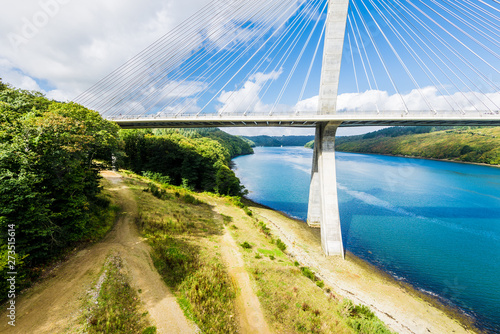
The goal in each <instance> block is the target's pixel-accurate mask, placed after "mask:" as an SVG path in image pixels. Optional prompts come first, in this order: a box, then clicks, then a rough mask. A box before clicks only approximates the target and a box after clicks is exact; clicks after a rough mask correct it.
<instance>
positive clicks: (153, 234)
mask: <svg viewBox="0 0 500 334" xmlns="http://www.w3.org/2000/svg"><path fill="white" fill-rule="evenodd" d="M146 181H147V180H146ZM132 182H133V183H137V184H138V186H136V187H135V188H133V187H131V189H133V190H134V193H135V195H136V199H137V203H138V206H139V214H138V219H137V221H136V223H137V226H138V228H139V230H140V232H141V233H142V234H143V235H144V236H145V237H146V238H147V239H148V241H149V244H150V245H151V249H152V251H151V257H152V259H153V263H154V265H155V267H156V268H157V270H158V272H159V273H160V275H161V276H162V278H163V279H164V281H165V282H166V283H167V285H168V286H169V287H170V288H171V290H172V291H173V292H174V294H175V295H176V296H177V300H178V303H179V305H180V307H181V309H182V310H183V312H184V314H185V315H186V317H187V318H189V319H191V320H193V321H194V322H195V323H196V324H197V325H198V326H199V328H200V329H201V330H202V332H204V333H205V332H206V333H236V332H237V324H236V320H235V319H236V317H235V311H234V299H235V296H236V292H235V288H234V286H233V284H232V282H231V280H230V279H229V276H228V274H227V271H226V269H225V267H224V266H223V264H222V262H221V261H220V259H219V257H220V255H219V254H217V253H216V252H217V248H218V247H217V246H219V244H220V236H221V235H222V233H223V229H224V224H227V223H229V222H231V221H232V218H231V217H229V216H223V219H214V218H213V217H214V216H213V212H212V210H211V207H210V206H209V205H207V204H205V203H204V202H203V201H201V200H199V199H198V198H197V196H198V195H196V194H195V193H192V192H191V191H189V190H187V189H180V188H179V187H172V186H168V187H165V188H164V191H165V195H163V196H161V197H157V196H154V194H153V193H152V192H150V191H146V192H144V191H139V190H140V189H141V187H140V183H139V182H137V181H132ZM152 195H153V196H152Z"/></svg>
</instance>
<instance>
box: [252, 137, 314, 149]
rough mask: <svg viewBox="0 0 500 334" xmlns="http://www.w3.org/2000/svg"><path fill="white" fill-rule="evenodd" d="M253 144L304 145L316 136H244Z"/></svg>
mask: <svg viewBox="0 0 500 334" xmlns="http://www.w3.org/2000/svg"><path fill="white" fill-rule="evenodd" d="M243 138H244V139H246V140H247V141H248V142H249V143H252V144H253V146H270V147H279V146H304V145H305V144H306V143H307V142H309V141H310V140H314V136H251V137H243Z"/></svg>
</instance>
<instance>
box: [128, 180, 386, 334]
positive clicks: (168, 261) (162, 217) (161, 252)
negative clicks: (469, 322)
mask: <svg viewBox="0 0 500 334" xmlns="http://www.w3.org/2000/svg"><path fill="white" fill-rule="evenodd" d="M132 176H133V175H132ZM134 178H135V179H136V180H134V181H131V188H132V189H133V190H134V192H135V194H136V196H137V202H138V206H139V213H140V214H139V218H138V220H137V224H138V227H139V228H140V230H141V233H143V235H144V236H145V237H146V238H147V239H148V241H149V243H150V245H151V247H152V249H153V253H152V258H153V261H154V264H155V266H156V268H157V269H158V271H159V272H160V274H161V275H162V277H163V278H164V280H165V282H166V283H167V284H168V285H169V286H170V287H171V289H172V290H173V291H174V293H175V294H176V295H177V298H178V301H179V304H180V305H181V307H182V308H183V309H184V312H185V313H186V315H187V316H188V317H190V318H191V319H193V320H194V321H195V322H196V323H197V324H198V326H200V328H201V329H202V331H203V332H208V333H234V332H236V331H237V330H238V327H237V323H238V322H237V315H236V313H235V296H236V294H237V291H236V290H235V287H234V285H233V284H234V283H232V282H231V279H230V278H229V276H228V273H227V270H226V268H225V267H224V265H223V261H222V258H221V251H220V249H219V247H220V243H221V236H222V233H223V230H224V225H225V226H226V228H227V229H228V230H230V231H231V235H232V237H233V239H234V240H235V241H236V243H237V244H238V245H240V247H241V248H240V253H241V254H242V255H243V258H244V261H245V267H246V268H247V270H248V272H249V274H250V277H251V279H252V280H253V282H254V284H255V286H256V288H257V291H256V293H257V296H258V297H259V300H260V303H261V305H262V307H263V308H264V311H265V314H266V318H267V320H268V321H269V325H270V328H271V330H272V331H273V332H280V333H281V332H286V333H382V334H383V333H391V332H390V331H389V330H387V328H385V326H384V324H383V323H382V322H381V321H380V320H379V319H378V318H377V317H376V316H375V315H374V314H373V313H372V312H371V311H370V310H369V309H368V308H367V307H364V306H357V305H354V304H353V303H352V302H351V301H350V300H348V299H344V298H342V297H340V296H336V295H334V294H333V293H332V292H331V290H330V288H328V287H326V286H325V285H324V283H323V281H320V280H319V279H318V278H317V277H316V275H315V273H314V272H312V271H311V269H309V268H307V267H303V266H300V264H299V263H298V262H294V261H293V260H291V259H290V258H289V256H288V255H287V253H286V248H287V247H286V244H285V243H284V242H283V241H281V240H280V239H279V238H276V237H275V236H274V235H273V234H272V232H271V230H270V229H269V228H268V227H267V226H266V224H265V223H264V222H263V221H261V220H259V219H257V218H256V217H254V215H253V214H252V211H251V210H250V209H249V208H248V207H247V206H246V205H245V204H243V203H242V202H241V201H240V200H239V199H238V198H227V199H225V198H221V197H218V198H217V197H213V196H211V195H203V194H202V195H199V194H195V193H192V192H190V191H188V190H186V189H184V188H181V187H175V186H171V185H168V184H164V183H161V182H160V183H157V182H154V183H153V182H150V181H149V183H148V184H145V183H143V182H144V181H145V182H148V179H146V178H144V177H138V176H134ZM137 179H139V180H142V182H140V181H138V180H137ZM205 201H216V202H217V203H218V206H217V210H222V211H223V212H224V213H223V214H222V215H221V216H222V218H221V219H219V220H218V219H216V218H215V216H216V214H214V212H213V211H212V207H210V206H208V205H207V204H205V203H204V202H205ZM254 325H256V324H254Z"/></svg>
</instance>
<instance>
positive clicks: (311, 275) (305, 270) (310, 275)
mask: <svg viewBox="0 0 500 334" xmlns="http://www.w3.org/2000/svg"><path fill="white" fill-rule="evenodd" d="M300 271H301V272H302V275H304V276H305V277H307V278H309V279H310V280H311V281H315V280H316V276H315V275H314V273H313V272H312V270H311V269H309V268H308V267H300Z"/></svg>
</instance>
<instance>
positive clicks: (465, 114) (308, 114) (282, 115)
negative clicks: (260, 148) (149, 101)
mask: <svg viewBox="0 0 500 334" xmlns="http://www.w3.org/2000/svg"><path fill="white" fill-rule="evenodd" d="M325 116H332V118H335V119H342V118H345V119H374V120H376V119H387V118H403V119H404V118H410V119H411V118H453V119H456V118H499V117H500V111H498V110H497V111H491V110H436V111H433V110H410V111H408V112H407V111H401V110H382V111H372V110H355V111H353V110H340V111H338V112H337V113H336V114H332V115H325V114H321V113H319V112H317V111H281V112H272V113H270V112H253V111H252V112H223V113H217V112H214V113H200V114H188V113H183V114H174V113H171V114H170V113H161V114H149V115H141V116H137V115H127V114H123V115H122V114H118V115H113V116H110V117H106V118H107V119H109V120H126V119H130V120H131V119H235V118H238V119H245V118H248V119H254V118H262V119H293V118H297V119H304V118H308V119H314V118H324V117H325Z"/></svg>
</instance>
